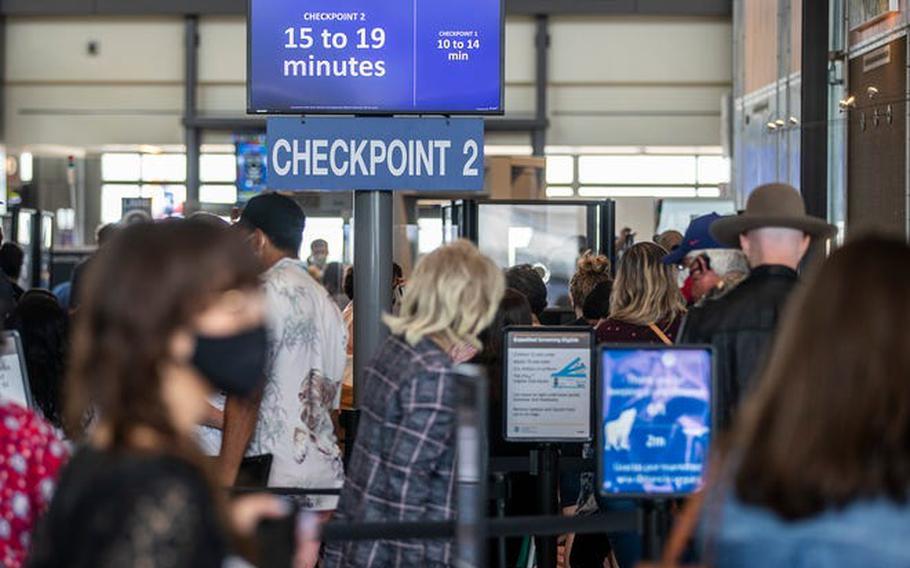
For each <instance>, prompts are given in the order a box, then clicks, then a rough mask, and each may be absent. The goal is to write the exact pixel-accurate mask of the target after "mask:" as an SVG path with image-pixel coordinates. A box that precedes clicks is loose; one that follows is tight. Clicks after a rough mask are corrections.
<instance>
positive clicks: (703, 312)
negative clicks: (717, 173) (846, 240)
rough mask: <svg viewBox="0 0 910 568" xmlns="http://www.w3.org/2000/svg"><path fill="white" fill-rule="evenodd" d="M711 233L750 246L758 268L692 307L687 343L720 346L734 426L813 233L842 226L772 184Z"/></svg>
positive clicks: (720, 379) (727, 413)
mask: <svg viewBox="0 0 910 568" xmlns="http://www.w3.org/2000/svg"><path fill="white" fill-rule="evenodd" d="M710 232H711V236H712V237H714V239H716V240H717V242H719V243H721V244H723V245H729V246H739V247H740V248H742V251H743V253H745V255H746V258H748V259H749V265H750V266H751V267H752V272H751V273H750V274H749V277H748V278H746V279H745V280H744V281H743V282H742V283H741V284H739V285H738V286H737V287H736V288H735V289H734V290H733V291H732V292H730V293H729V294H726V295H725V296H723V297H722V298H718V299H717V300H713V301H709V302H706V303H705V305H704V306H703V307H701V308H700V309H697V310H692V313H691V314H689V316H688V318H687V319H686V322H685V324H684V326H683V330H682V332H681V333H680V339H679V343H689V344H711V345H713V346H714V350H715V354H716V366H717V384H718V389H719V392H717V393H716V394H715V396H716V397H718V399H719V401H720V405H719V408H720V410H719V416H718V420H719V424H720V427H721V428H722V429H726V428H729V427H730V425H731V423H732V420H733V416H734V414H735V412H736V408H737V407H738V406H739V401H740V400H741V399H742V397H743V396H744V394H745V393H746V392H747V390H748V389H749V388H750V383H751V381H752V379H753V378H754V375H755V374H756V373H759V372H761V370H762V367H763V365H764V361H765V360H766V355H767V351H768V349H770V344H771V340H772V338H773V336H774V332H775V330H776V328H777V322H778V320H779V319H780V315H781V313H782V312H783V310H784V308H785V306H786V302H787V300H788V299H789V297H790V294H791V292H793V290H794V289H795V288H796V286H797V283H798V275H797V273H796V270H797V268H798V267H799V263H800V262H801V261H802V258H803V256H804V255H805V254H806V251H807V250H808V249H809V244H810V241H811V239H812V238H813V237H814V238H819V239H825V238H830V237H832V236H834V234H835V233H836V229H835V227H834V226H832V225H829V224H828V223H826V222H825V221H824V220H822V219H819V218H817V217H812V216H809V215H806V207H805V204H804V203H803V198H802V197H801V196H800V194H799V192H798V191H797V190H796V189H794V188H793V187H791V186H789V185H783V184H769V185H763V186H761V187H759V188H757V189H756V190H755V191H753V192H752V195H750V196H749V201H748V203H747V204H746V212H745V213H743V214H742V215H738V216H736V215H734V216H729V217H723V218H721V219H718V220H716V221H714V222H713V223H711V227H710ZM832 309H834V308H832ZM841 309H846V306H843V307H842V308H841ZM838 331H839V330H838ZM831 332H834V330H831Z"/></svg>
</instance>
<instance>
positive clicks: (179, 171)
mask: <svg viewBox="0 0 910 568" xmlns="http://www.w3.org/2000/svg"><path fill="white" fill-rule="evenodd" d="M142 181H152V182H172V181H180V182H182V181H186V155H185V154H143V155H142Z"/></svg>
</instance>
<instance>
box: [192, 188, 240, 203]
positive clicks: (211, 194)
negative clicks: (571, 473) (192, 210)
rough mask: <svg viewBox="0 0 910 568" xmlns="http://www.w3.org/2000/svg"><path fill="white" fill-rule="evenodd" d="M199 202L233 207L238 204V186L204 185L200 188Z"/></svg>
mask: <svg viewBox="0 0 910 568" xmlns="http://www.w3.org/2000/svg"><path fill="white" fill-rule="evenodd" d="M199 201H201V202H202V203H221V204H224V205H233V204H235V203H237V186H236V185H203V186H202V187H200V188H199Z"/></svg>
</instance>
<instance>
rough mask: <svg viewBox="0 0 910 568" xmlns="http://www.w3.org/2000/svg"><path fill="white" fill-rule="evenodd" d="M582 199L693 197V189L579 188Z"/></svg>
mask: <svg viewBox="0 0 910 568" xmlns="http://www.w3.org/2000/svg"><path fill="white" fill-rule="evenodd" d="M578 195H580V196H582V197H695V188H694V187H580V188H578Z"/></svg>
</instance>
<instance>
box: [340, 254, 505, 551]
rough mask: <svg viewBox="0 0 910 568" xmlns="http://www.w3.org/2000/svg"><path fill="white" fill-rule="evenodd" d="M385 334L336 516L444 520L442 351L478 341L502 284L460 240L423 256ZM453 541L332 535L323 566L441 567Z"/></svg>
mask: <svg viewBox="0 0 910 568" xmlns="http://www.w3.org/2000/svg"><path fill="white" fill-rule="evenodd" d="M408 284H409V285H408V288H407V291H406V292H405V295H404V301H403V304H402V306H401V315H400V316H398V317H392V316H387V317H386V323H387V324H388V326H389V329H390V331H391V333H392V335H391V336H390V337H389V338H388V339H387V340H386V341H385V343H384V344H383V346H382V347H381V348H380V350H379V352H378V353H377V354H376V356H375V358H374V359H373V362H372V363H371V365H370V366H369V367H368V368H367V371H366V376H365V377H364V384H365V391H364V392H363V393H362V398H361V400H362V401H364V403H363V406H362V407H361V417H360V425H359V427H358V433H357V439H356V442H355V444H354V452H353V456H352V457H351V463H350V468H349V471H348V476H347V478H346V480H345V484H344V489H342V493H341V501H340V503H339V507H338V511H337V513H336V517H337V518H338V519H339V520H340V521H359V522H379V521H445V520H452V519H454V518H455V515H456V512H457V511H456V504H455V430H456V426H457V425H456V420H455V404H456V388H455V387H456V384H455V383H456V375H455V371H454V368H453V361H452V358H451V356H450V355H449V353H450V352H451V350H452V348H453V347H454V346H456V345H459V344H462V343H467V344H471V345H473V346H475V347H477V348H479V347H480V341H479V340H478V336H479V335H480V333H481V331H483V330H484V329H486V328H487V326H489V324H490V322H491V321H492V320H493V317H494V316H495V315H496V310H497V308H498V307H499V301H500V299H501V298H502V295H503V290H504V283H503V276H502V273H501V272H500V270H499V269H498V268H497V267H496V265H495V264H493V262H492V261H491V260H490V259H488V258H487V257H485V256H483V255H482V254H480V252H478V251H477V249H476V248H475V247H474V245H472V244H470V243H468V242H466V241H458V242H456V243H454V244H451V245H448V246H445V247H441V248H438V249H436V250H435V251H433V252H432V253H430V254H428V255H427V256H425V257H424V258H423V259H422V260H421V261H420V262H418V263H417V267H416V268H415V269H414V273H413V275H412V277H411V279H410V280H409V283H408ZM453 552H454V551H453V546H452V542H451V541H447V540H424V541H420V542H414V541H399V540H382V541H359V542H346V543H332V544H330V545H328V546H327V547H326V552H325V558H324V562H323V566H325V567H326V568H339V567H345V568H355V567H356V568H386V567H395V568H405V567H411V566H415V567H416V566H421V567H441V566H450V565H452V564H453V563H454V562H455V557H454V554H453Z"/></svg>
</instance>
